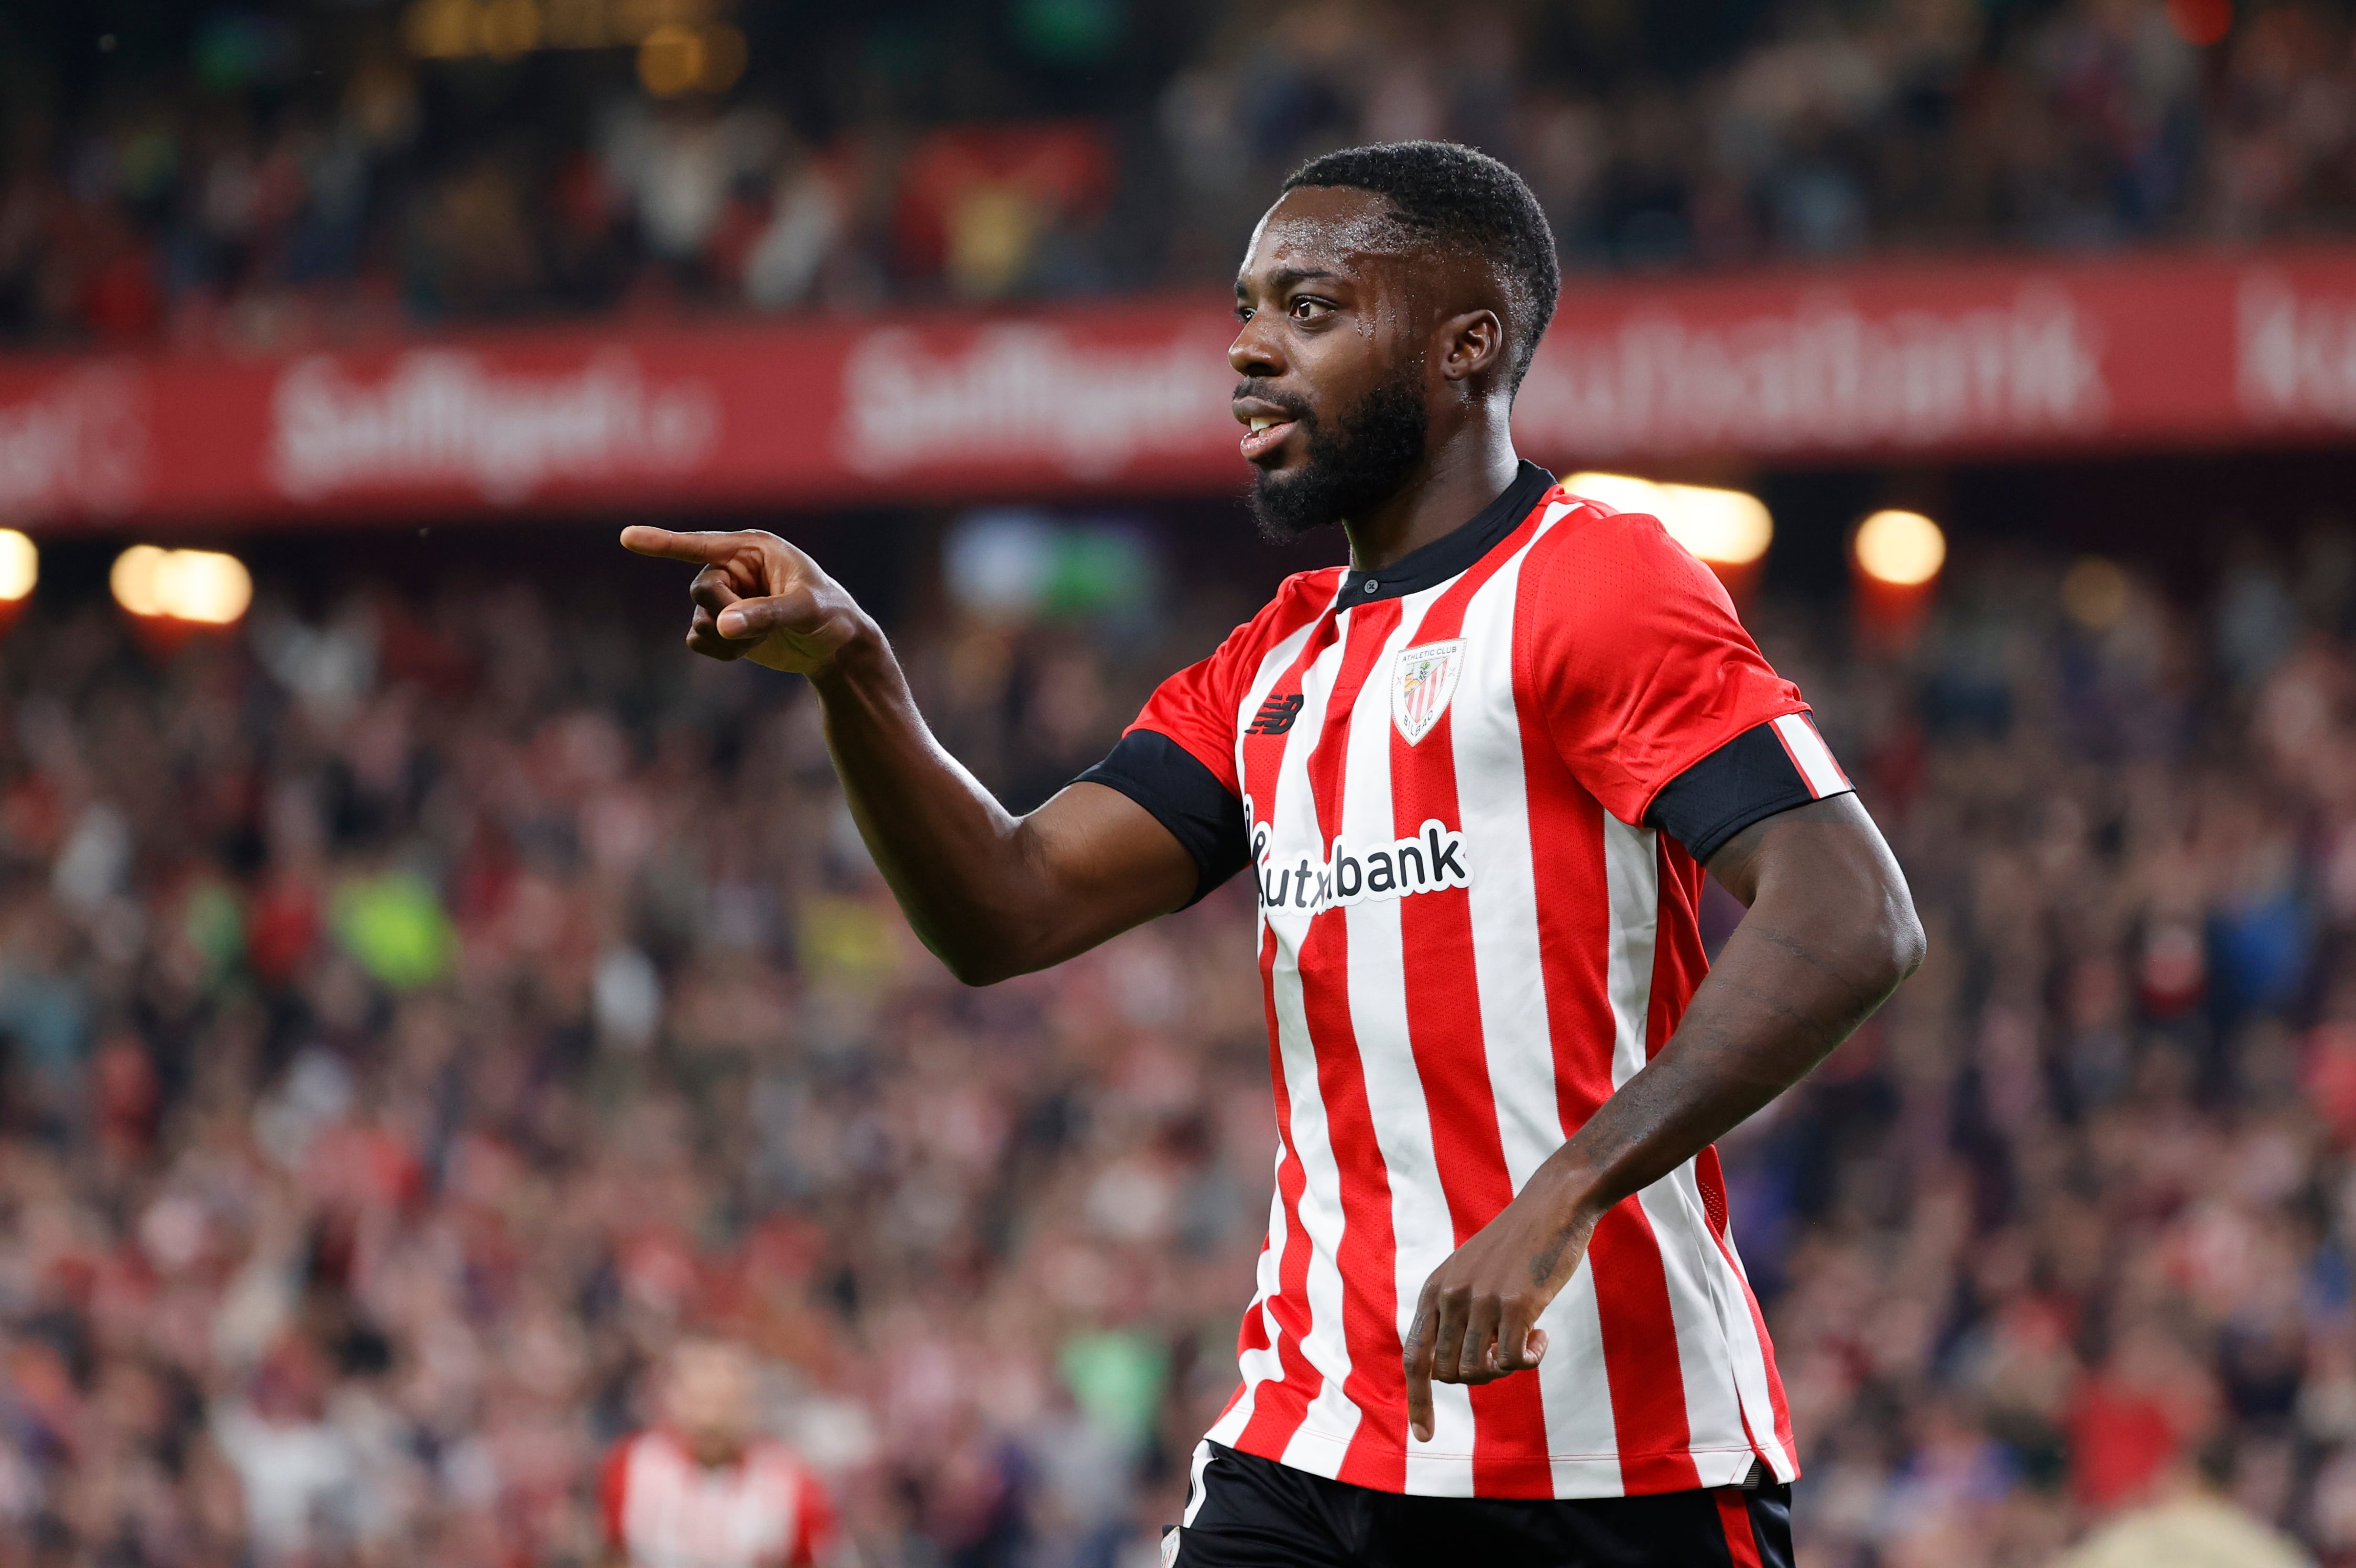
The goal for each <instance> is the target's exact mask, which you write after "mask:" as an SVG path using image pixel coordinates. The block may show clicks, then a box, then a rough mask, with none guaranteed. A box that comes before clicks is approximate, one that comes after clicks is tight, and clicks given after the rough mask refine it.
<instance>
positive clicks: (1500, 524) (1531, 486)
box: [1334, 458, 1554, 610]
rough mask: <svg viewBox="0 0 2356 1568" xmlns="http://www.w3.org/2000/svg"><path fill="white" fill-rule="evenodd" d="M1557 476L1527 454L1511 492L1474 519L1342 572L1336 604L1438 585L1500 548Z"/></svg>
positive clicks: (1375, 599) (1366, 602)
mask: <svg viewBox="0 0 2356 1568" xmlns="http://www.w3.org/2000/svg"><path fill="white" fill-rule="evenodd" d="M1550 489H1554V476H1553V475H1552V474H1549V473H1547V471H1546V470H1545V469H1544V468H1541V467H1538V466H1537V464H1536V463H1533V462H1531V461H1529V460H1528V459H1527V458H1525V459H1523V461H1522V467H1521V471H1520V472H1518V473H1516V474H1515V476H1514V482H1513V483H1512V484H1510V485H1507V486H1506V487H1505V494H1504V495H1501V496H1499V497H1498V498H1497V499H1495V500H1493V501H1491V502H1490V503H1489V504H1488V505H1487V506H1484V507H1483V508H1482V509H1481V510H1480V512H1479V514H1478V515H1476V516H1475V517H1474V518H1473V519H1472V521H1470V522H1468V523H1466V524H1465V525H1464V526H1463V527H1462V528H1459V529H1456V530H1454V531H1453V532H1449V533H1443V534H1441V535H1440V537H1439V538H1438V539H1435V540H1433V541H1432V542H1430V543H1429V544H1425V545H1420V546H1419V547H1418V548H1416V549H1413V550H1410V551H1408V553H1406V554H1404V555H1402V556H1400V557H1399V558H1398V560H1396V561H1394V562H1392V563H1391V564H1389V565H1387V566H1386V567H1384V568H1383V569H1382V570H1381V571H1379V572H1358V571H1355V570H1354V571H1350V572H1346V573H1344V574H1343V576H1342V596H1341V598H1340V600H1339V601H1337V602H1336V604H1335V606H1334V607H1335V608H1336V609H1344V610H1346V609H1348V608H1349V607H1351V606H1352V605H1371V604H1379V603H1381V602H1382V601H1383V600H1385V599H1396V598H1398V597H1399V596H1401V595H1403V594H1419V593H1421V592H1422V591H1423V590H1424V589H1426V588H1432V587H1437V586H1439V585H1440V584H1442V583H1445V582H1446V581H1448V579H1449V578H1451V577H1453V576H1456V575H1458V574H1460V573H1462V572H1466V571H1470V570H1471V569H1472V564H1473V563H1474V562H1476V561H1478V560H1480V559H1481V557H1482V556H1483V555H1486V554H1487V553H1489V552H1490V551H1492V550H1494V549H1495V548H1496V546H1497V544H1498V542H1499V541H1501V540H1503V539H1504V538H1505V535H1507V534H1509V533H1511V532H1514V530H1515V529H1516V528H1519V527H1520V526H1521V525H1522V519H1524V518H1526V517H1527V516H1529V515H1530V510H1531V509H1532V508H1534V507H1536V506H1537V504H1538V501H1539V500H1540V499H1542V498H1544V496H1545V495H1546V493H1547V491H1548V490H1550Z"/></svg>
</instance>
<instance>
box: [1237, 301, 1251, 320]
mask: <svg viewBox="0 0 2356 1568" xmlns="http://www.w3.org/2000/svg"><path fill="white" fill-rule="evenodd" d="M1251 318H1252V307H1251V306H1248V305H1238V306H1236V319H1237V320H1238V321H1249V320H1250V319H1251Z"/></svg>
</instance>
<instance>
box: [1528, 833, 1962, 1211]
mask: <svg viewBox="0 0 2356 1568" xmlns="http://www.w3.org/2000/svg"><path fill="white" fill-rule="evenodd" d="M1832 805H1833V803H1832V802H1829V801H1827V802H1823V803H1821V805H1820V806H1819V807H1812V808H1807V809H1806V810H1807V811H1808V813H1809V814H1810V815H1811V816H1822V817H1823V818H1825V819H1826V820H1823V821H1807V820H1800V821H1794V822H1790V823H1787V824H1783V825H1782V826H1781V828H1780V830H1779V831H1780V833H1781V835H1782V837H1783V843H1780V844H1778V845H1776V846H1774V849H1773V853H1771V854H1765V855H1763V856H1762V861H1763V862H1764V864H1761V865H1753V866H1751V868H1750V869H1751V871H1752V872H1753V873H1754V874H1755V875H1756V878H1757V880H1756V886H1755V890H1754V896H1753V897H1752V901H1751V908H1750V912H1749V913H1748V914H1747V915H1745V916H1744V918H1743V919H1742V922H1741V923H1740V925H1739V926H1737V927H1736V928H1735V930H1734V934H1733V935H1732V936H1731V937H1730V938H1729V939H1728V940H1727V944H1726V947H1725V950H1723V951H1722V952H1721V953H1720V954H1719V959H1718V961H1717V962H1716V964H1715V965H1714V966H1713V967H1712V968H1711V971H1710V972H1709V975H1708V978H1707V979H1705V980H1704V981H1703V983H1702V984H1701V986H1700V987H1699V988H1698V989H1697V991H1696V992H1695V993H1694V997H1693V1001H1692V1002H1691V1004H1689V1005H1688V1006H1687V1009H1686V1014H1685V1016H1684V1019H1683V1020H1682V1021H1681V1022H1680V1024H1679V1025H1678V1026H1677V1030H1676V1034H1675V1035H1674V1036H1671V1038H1670V1040H1669V1042H1668V1044H1667V1045H1666V1046H1665V1047H1663V1048H1662V1050H1661V1052H1660V1054H1659V1055H1658V1056H1656V1057H1655V1058H1654V1059H1653V1060H1652V1061H1651V1062H1650V1063H1648V1064H1647V1065H1646V1066H1645V1067H1644V1069H1643V1070H1642V1071H1640V1072H1638V1073H1637V1074H1635V1076H1633V1078H1631V1079H1629V1080H1628V1081H1627V1082H1626V1083H1624V1084H1622V1086H1621V1087H1620V1089H1619V1090H1618V1092H1616V1093H1614V1094H1613V1095H1612V1097H1611V1099H1609V1100H1607V1101H1604V1103H1603V1105H1602V1106H1601V1108H1600V1109H1599V1110H1598V1111H1597V1112H1596V1113H1595V1114H1594V1115H1593V1116H1592V1117H1590V1119H1589V1120H1588V1122H1587V1124H1586V1125H1585V1126H1583V1127H1581V1128H1580V1130H1579V1131H1578V1133H1576V1134H1574V1135H1573V1136H1572V1137H1571V1139H1570V1140H1569V1142H1568V1143H1566V1144H1564V1145H1563V1147H1562V1148H1561V1149H1560V1150H1559V1151H1558V1153H1557V1154H1556V1155H1555V1156H1554V1158H1553V1159H1551V1160H1549V1161H1548V1162H1547V1165H1546V1167H1544V1169H1543V1170H1542V1172H1541V1173H1540V1177H1539V1179H1540V1180H1542V1181H1543V1182H1545V1183H1547V1184H1548V1185H1550V1186H1551V1187H1553V1188H1554V1191H1555V1193H1556V1195H1557V1198H1558V1202H1559V1203H1560V1204H1561V1206H1562V1212H1563V1213H1564V1215H1565V1216H1566V1220H1567V1226H1566V1228H1567V1229H1568V1230H1570V1231H1571V1232H1572V1233H1573V1234H1576V1235H1583V1234H1584V1232H1585V1230H1586V1229H1587V1228H1590V1227H1591V1226H1592V1224H1593V1223H1594V1221H1595V1220H1597V1219H1600V1218H1601V1216H1602V1215H1603V1214H1604V1213H1605V1212H1606V1211H1608V1210H1609V1209H1610V1208H1612V1205H1614V1204H1616V1203H1618V1202H1620V1201H1621V1200H1622V1199H1623V1198H1625V1197H1628V1196H1629V1195H1630V1194H1632V1193H1635V1192H1639V1191H1641V1190H1643V1189H1644V1187H1649V1186H1650V1185H1652V1184H1653V1183H1654V1182H1655V1181H1658V1180H1660V1179H1661V1178H1662V1177H1663V1176H1666V1175H1668V1174H1669V1173H1670V1172H1671V1171H1673V1170H1675V1169H1676V1168H1677V1166H1679V1165H1683V1164H1684V1163H1685V1162H1686V1161H1687V1160H1689V1159H1691V1158H1693V1157H1694V1156H1695V1155H1697V1154H1699V1153H1700V1152H1701V1151H1702V1150H1703V1149H1704V1148H1706V1147H1708V1145H1709V1144H1712V1143H1714V1142H1715V1141H1717V1140H1718V1139H1719V1138H1720V1137H1722V1136H1724V1135H1725V1134H1726V1133H1728V1132H1730V1131H1731V1130H1732V1129H1733V1128H1734V1127H1736V1126H1737V1125H1739V1124H1740V1122H1742V1121H1744V1120H1745V1119H1746V1118H1748V1117H1749V1116H1751V1114H1752V1113H1754V1112H1757V1111H1759V1110H1760V1109H1761V1108H1762V1107H1763V1106H1765V1105H1766V1104H1767V1103H1768V1102H1769V1101H1772V1100H1773V1099H1774V1098H1775V1097H1776V1096H1777V1095H1779V1094H1781V1093H1783V1091H1784V1090H1787V1089H1789V1088H1791V1087H1792V1086H1793V1085H1794V1084H1795V1083H1797V1082H1798V1081H1799V1080H1800V1079H1803V1078H1804V1077H1805V1076H1806V1075H1807V1074H1808V1072H1809V1071H1810V1070H1811V1069H1814V1068H1815V1066H1816V1064H1817V1063H1818V1062H1820V1061H1822V1060H1823V1059H1824V1058H1825V1057H1826V1055H1828V1054H1829V1053H1830V1052H1831V1051H1832V1050H1833V1048H1834V1047H1837V1046H1838V1045H1839V1044H1840V1043H1841V1042H1842V1041H1843V1040H1845V1039H1847V1037H1848V1036H1849V1035H1850V1034H1851V1033H1852V1032H1853V1031H1854V1030H1855V1029H1856V1028H1857V1026H1858V1025H1859V1024H1862V1023H1863V1022H1864V1021H1865V1020H1866V1018H1867V1017H1868V1016H1869V1015H1871V1014H1872V1012H1873V1010H1874V1009H1875V1008H1877V1007H1879V1005H1880V1004H1882V1002H1883V1001H1884V1000H1886V999H1887V998H1888V997H1889V995H1890V993H1891V992H1892V991H1894V990H1895V989H1897V987H1898V985H1899V983H1901V982H1902V981H1903V980H1904V979H1905V978H1906V977H1907V976H1908V975H1909V974H1911V973H1912V972H1913V971H1914V968H1915V966H1916V965H1917V964H1919V963H1920V962H1921V961H1922V941H1923V939H1922V926H1921V924H1920V922H1919V921H1918V920H1917V919H1916V918H1915V914H1914V907H1913V903H1912V899H1911V897H1909V896H1908V893H1907V889H1906V885H1905V881H1904V878H1903V877H1902V876H1901V875H1900V874H1899V872H1898V868H1897V865H1896V864H1895V862H1894V861H1891V860H1890V856H1889V852H1888V850H1887V849H1886V848H1885V847H1884V846H1883V845H1882V843H1881V841H1880V837H1879V834H1878V833H1876V832H1873V831H1872V828H1871V824H1870V823H1869V822H1866V821H1865V819H1864V813H1863V811H1861V810H1859V809H1858V808H1857V807H1856V806H1855V803H1854V801H1853V800H1847V801H1844V802H1843V803H1842V805H1841V807H1840V811H1839V812H1838V813H1836V812H1834V811H1828V810H1826V808H1830V807H1831V806H1832ZM1844 814H1853V816H1851V817H1850V820H1847V821H1844V820H1843V816H1844ZM1794 816H1795V817H1797V816H1799V813H1794ZM1859 828H1861V829H1862V831H1861V832H1858V831H1857V830H1858V829H1859Z"/></svg>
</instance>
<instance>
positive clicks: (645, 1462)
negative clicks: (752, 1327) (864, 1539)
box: [599, 1338, 851, 1568]
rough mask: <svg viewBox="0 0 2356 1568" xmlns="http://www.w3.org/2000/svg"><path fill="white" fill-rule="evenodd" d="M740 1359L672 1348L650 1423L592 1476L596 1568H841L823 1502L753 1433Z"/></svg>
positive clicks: (702, 1346) (789, 1460)
mask: <svg viewBox="0 0 2356 1568" xmlns="http://www.w3.org/2000/svg"><path fill="white" fill-rule="evenodd" d="M755 1370H756V1369H755V1364H754V1361H753V1359H752V1357H751V1356H749V1355H747V1354H746V1353H745V1352H744V1349H743V1348H741V1347H739V1346H737V1345H734V1344H732V1343H730V1342H728V1341H726V1340H723V1339H702V1338H692V1339H686V1340H682V1341H681V1342H680V1344H679V1345H678V1346H677V1347H675V1348H673V1349H672V1350H671V1352H670V1354H669V1357H668V1358H666V1359H665V1360H664V1362H663V1366H662V1369H661V1373H660V1379H659V1390H658V1395H657V1399H658V1403H659V1409H660V1412H661V1419H660V1421H659V1423H657V1424H655V1425H653V1426H651V1427H648V1428H647V1429H646V1430H644V1431H641V1432H635V1433H632V1434H630V1435H629V1436H627V1437H625V1438H623V1439H622V1440H621V1441H620V1442H619V1443H616V1444H614V1448H613V1451H612V1452H611V1453H610V1454H608V1455H606V1458H605V1472H604V1475H603V1476H602V1477H601V1478H600V1483H599V1485H600V1491H601V1493H602V1496H601V1497H600V1498H599V1501H600V1503H601V1504H602V1505H603V1506H602V1509H601V1511H602V1513H603V1514H604V1517H605V1538H606V1545H607V1551H608V1556H607V1558H606V1568H842V1565H843V1564H845V1563H849V1562H850V1561H851V1556H850V1552H849V1549H848V1546H847V1544H846V1543H845V1542H844V1541H842V1540H841V1534H840V1532H839V1531H838V1530H837V1529H836V1524H835V1510H834V1504H833V1502H832V1500H831V1499H830V1498H828V1496H827V1494H826V1490H825V1488H824V1487H821V1486H819V1482H818V1479H817V1477H814V1476H812V1475H811V1474H810V1472H809V1469H808V1467H807V1466H804V1465H803V1464H802V1462H801V1461H800V1460H799V1459H798V1458H796V1457H795V1456H794V1455H793V1454H792V1453H791V1452H790V1451H789V1450H788V1449H787V1447H786V1446H785V1444H781V1443H779V1442H778V1441H777V1440H776V1439H775V1438H773V1437H770V1436H768V1435H766V1434H764V1433H762V1432H760V1431H759V1430H758V1429H757V1426H756V1424H755V1409H754V1392H755V1389H754V1385H755Z"/></svg>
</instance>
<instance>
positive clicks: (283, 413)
mask: <svg viewBox="0 0 2356 1568" xmlns="http://www.w3.org/2000/svg"><path fill="white" fill-rule="evenodd" d="M719 435H720V405H719V400H718V399H717V397H715V396H714V395H713V393H712V391H711V389H710V388H709V387H707V386H705V385H703V384H702V383H701V382H699V381H690V380H681V381H670V382H661V383H658V382H655V381H650V380H649V379H648V376H647V375H646V373H645V371H643V370H642V369H641V368H640V366H639V364H638V361H637V357H636V356H635V355H633V354H631V353H630V352H629V351H628V350H627V349H606V350H604V351H601V352H599V353H597V354H594V355H593V356H591V357H590V358H589V359H588V360H586V361H585V362H584V363H583V364H582V365H581V366H580V368H579V369H577V370H573V371H556V372H553V373H549V374H538V375H531V374H521V373H516V372H503V371H494V370H492V369H491V368H490V367H488V366H487V365H486V364H485V363H484V361H483V360H481V358H480V357H478V356H477V355H475V354H471V353H467V352H466V351H464V350H460V349H418V350H415V351H413V352H410V353H406V354H403V355H402V356H401V357H400V358H399V359H398V360H396V361H395V362H394V364H393V367H392V369H391V371H390V372H389V373H387V374H386V375H384V376H383V377H382V378H380V379H378V380H375V381H359V380H356V379H354V378H353V377H351V376H350V375H349V374H348V372H347V371H345V370H344V368H343V367H342V366H341V365H340V364H339V363H337V361H336V360H333V359H330V358H327V357H326V356H317V357H314V358H311V359H306V360H298V361H297V362H295V364H293V365H290V366H289V367H288V368H287V369H286V371H285V372H284V374H282V375H281V376H280V377H279V379H278V386H277V390H276V393H275V395H274V397H273V400H272V421H271V445H270V472H271V477H272V478H273V480H274V482H275V483H276V484H277V486H278V488H279V489H280V490H281V491H283V492H284V494H285V495H287V496H289V497H290V498H292V499H295V500H299V501H316V500H321V499H326V498H327V497H329V496H332V495H335V494H337V493H338V492H342V491H348V490H354V489H382V488H412V487H423V486H440V485H447V484H453V483H455V484H463V485H468V486H471V487H472V488H473V489H475V490H476V491H477V492H478V493H479V494H480V495H481V496H482V497H483V499H486V500H488V501H491V502H494V503H497V504H502V505H507V504H513V503H515V502H518V501H521V500H526V499H530V497H531V496H532V495H533V494H534V493H535V492H536V491H538V490H540V489H541V488H542V487H544V486H545V485H547V484H548V483H549V482H550V481H551V480H552V479H559V478H562V479H563V480H566V481H570V482H575V483H577V482H579V481H582V480H598V479H615V478H658V477H661V476H664V475H669V474H676V473H679V472H681V471H683V470H686V469H689V468H692V467H694V466H695V465H696V464H698V463H700V462H701V461H702V460H703V458H704V457H705V456H708V455H709V454H710V453H711V451H712V448H713V446H715V445H716V443H717V442H718V440H719Z"/></svg>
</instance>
